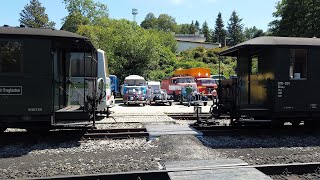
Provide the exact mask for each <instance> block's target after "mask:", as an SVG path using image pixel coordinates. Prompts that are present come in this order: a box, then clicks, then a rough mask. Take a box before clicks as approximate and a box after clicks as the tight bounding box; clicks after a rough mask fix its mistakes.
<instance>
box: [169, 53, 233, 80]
mask: <svg viewBox="0 0 320 180" xmlns="http://www.w3.org/2000/svg"><path fill="white" fill-rule="evenodd" d="M226 49H227V47H224V48H213V49H205V48H204V47H197V48H195V49H190V50H186V51H182V52H181V53H180V55H179V56H178V60H177V63H176V65H175V66H174V69H178V68H194V67H204V68H210V69H211V74H218V72H219V57H218V53H220V52H222V51H224V50H226ZM220 61H221V63H220V68H221V74H224V75H225V76H226V77H229V76H230V75H234V74H235V67H236V61H235V59H234V58H231V57H221V59H220Z"/></svg>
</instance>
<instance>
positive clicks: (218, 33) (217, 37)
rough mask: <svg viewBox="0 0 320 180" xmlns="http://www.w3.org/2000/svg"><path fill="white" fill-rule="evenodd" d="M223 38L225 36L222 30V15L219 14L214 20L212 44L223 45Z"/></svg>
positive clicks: (224, 31)
mask: <svg viewBox="0 0 320 180" xmlns="http://www.w3.org/2000/svg"><path fill="white" fill-rule="evenodd" d="M225 36H226V30H225V29H224V24H223V20H222V15H221V13H220V12H219V14H218V17H217V19H216V25H215V29H214V34H212V38H213V42H218V43H223V42H224V39H225Z"/></svg>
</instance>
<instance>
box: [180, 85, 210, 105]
mask: <svg viewBox="0 0 320 180" xmlns="http://www.w3.org/2000/svg"><path fill="white" fill-rule="evenodd" d="M191 88H192V93H191V101H190V104H189V103H188V95H187V91H186V89H187V87H183V88H182V89H181V94H180V104H184V103H188V105H201V104H203V105H204V106H206V105H207V104H208V97H207V96H205V95H204V94H203V93H199V91H198V89H197V88H195V87H191Z"/></svg>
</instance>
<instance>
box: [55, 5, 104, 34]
mask: <svg viewBox="0 0 320 180" xmlns="http://www.w3.org/2000/svg"><path fill="white" fill-rule="evenodd" d="M64 3H65V5H66V9H67V11H68V13H69V15H68V16H66V17H65V18H63V19H62V21H63V26H62V28H61V29H63V30H67V31H70V32H76V31H77V30H78V27H79V26H81V25H92V24H95V23H98V21H99V20H100V19H102V18H108V7H107V5H105V4H101V3H99V2H97V3H95V2H94V1H93V0H64Z"/></svg>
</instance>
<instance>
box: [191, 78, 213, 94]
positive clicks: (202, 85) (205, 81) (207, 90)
mask: <svg viewBox="0 0 320 180" xmlns="http://www.w3.org/2000/svg"><path fill="white" fill-rule="evenodd" d="M196 82H197V87H198V91H199V92H200V93H204V95H206V96H207V97H211V98H212V91H213V90H216V89H217V88H218V85H217V82H216V80H214V79H212V78H197V79H196Z"/></svg>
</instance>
